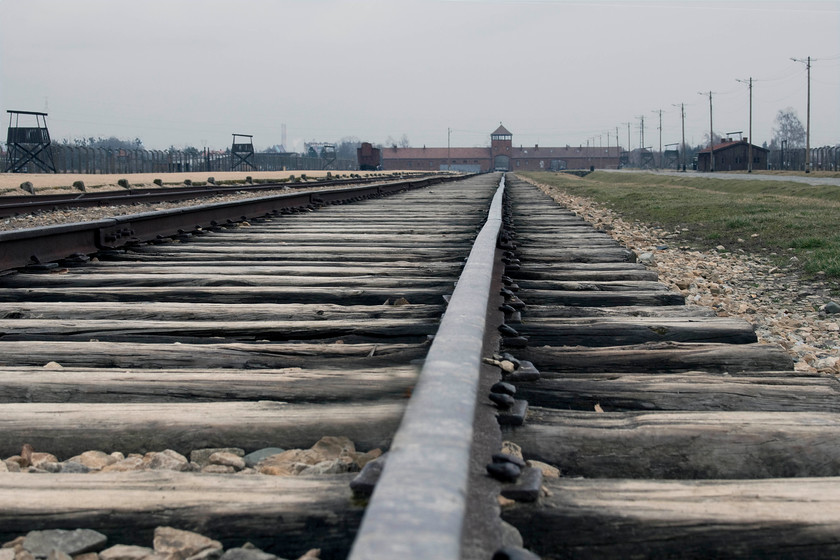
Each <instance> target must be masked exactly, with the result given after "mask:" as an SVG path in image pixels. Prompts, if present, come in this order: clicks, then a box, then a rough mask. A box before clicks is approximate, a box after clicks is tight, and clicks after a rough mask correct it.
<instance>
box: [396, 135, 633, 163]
mask: <svg viewBox="0 0 840 560" xmlns="http://www.w3.org/2000/svg"><path fill="white" fill-rule="evenodd" d="M619 151H620V150H619V148H618V146H610V147H609V148H599V147H586V146H578V147H571V146H566V147H564V148H551V147H545V146H539V145H535V146H533V147H531V146H522V145H520V146H519V147H514V145H513V134H511V133H510V131H509V130H508V129H506V128H505V127H504V126H502V125H499V128H497V129H496V130H495V131H493V133H492V134H490V147H489V148H427V147H425V146H423V147H422V148H398V147H396V146H389V147H384V148H382V150H381V162H382V168H383V169H391V170H396V169H404V170H415V171H431V170H434V171H446V170H452V171H462V172H467V173H483V172H487V171H494V170H495V171H540V170H545V171H549V170H559V169H589V168H591V167H594V168H595V169H607V168H612V169H616V168H617V167H618V161H619Z"/></svg>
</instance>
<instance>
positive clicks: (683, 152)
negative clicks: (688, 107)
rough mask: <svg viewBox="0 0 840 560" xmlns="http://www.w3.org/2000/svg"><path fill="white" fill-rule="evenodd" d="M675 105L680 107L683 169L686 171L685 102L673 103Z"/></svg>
mask: <svg viewBox="0 0 840 560" xmlns="http://www.w3.org/2000/svg"><path fill="white" fill-rule="evenodd" d="M671 105H673V106H674V107H679V108H680V120H681V121H682V170H683V171H685V103H680V104H679V105H676V104H674V103H671Z"/></svg>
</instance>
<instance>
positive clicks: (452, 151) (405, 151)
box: [381, 147, 490, 159]
mask: <svg viewBox="0 0 840 560" xmlns="http://www.w3.org/2000/svg"><path fill="white" fill-rule="evenodd" d="M381 156H382V159H448V158H451V159H488V158H489V157H490V148H394V147H390V148H382V151H381Z"/></svg>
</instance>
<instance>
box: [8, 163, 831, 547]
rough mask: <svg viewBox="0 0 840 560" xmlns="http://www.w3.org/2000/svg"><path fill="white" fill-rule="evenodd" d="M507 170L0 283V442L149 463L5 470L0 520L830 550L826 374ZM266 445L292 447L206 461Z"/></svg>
mask: <svg viewBox="0 0 840 560" xmlns="http://www.w3.org/2000/svg"><path fill="white" fill-rule="evenodd" d="M507 179H508V180H507V182H506V184H505V182H504V181H503V182H502V185H503V188H501V189H498V190H497V189H496V186H497V184H498V181H499V177H498V175H496V176H488V175H484V176H477V177H472V178H469V179H466V180H464V181H459V182H457V183H449V184H444V185H435V186H432V187H429V188H426V189H421V190H416V191H411V192H406V193H401V194H398V195H396V196H390V197H386V198H376V199H370V200H365V201H361V202H359V203H358V204H353V205H346V206H330V207H325V208H321V209H319V210H317V211H314V212H308V211H305V212H300V213H296V214H289V215H275V216H272V217H269V218H265V219H262V218H261V219H255V220H249V221H241V220H240V221H239V222H231V223H227V224H225V227H220V228H217V229H218V231H205V230H202V231H194V232H193V234H192V235H189V236H185V235H180V236H176V239H175V240H174V241H171V242H163V241H164V240H160V239H159V240H157V243H153V244H136V245H134V246H133V247H132V249H131V250H130V251H128V252H125V253H122V252H115V251H108V252H105V253H102V255H101V260H99V261H98V262H92V263H80V264H79V266H74V267H70V266H67V267H59V268H54V267H53V268H49V267H44V268H42V267H36V268H35V269H32V268H30V269H29V271H30V273H17V274H8V275H5V276H3V277H0V286H2V288H3V289H2V291H0V309H2V315H0V317H2V318H0V333H2V336H0V400H2V402H3V403H4V404H3V405H2V406H0V425H2V426H3V427H4V429H3V436H2V438H1V439H0V457H2V458H6V457H9V456H10V455H15V454H22V455H27V453H28V450H26V449H23V446H24V445H25V444H28V445H29V446H31V447H32V448H33V449H34V450H35V451H36V452H37V451H44V452H48V453H52V454H54V455H55V461H54V462H53V461H47V463H50V464H49V465H45V466H44V468H40V469H35V470H39V471H42V470H51V471H60V470H62V469H64V467H63V466H62V465H66V464H67V462H66V460H67V459H69V458H71V457H73V456H74V455H78V454H80V453H83V452H85V451H89V450H100V451H102V452H105V453H104V454H108V453H112V452H119V453H121V454H122V456H125V459H124V460H118V459H119V457H120V456H119V455H117V456H115V457H114V458H113V459H114V461H113V462H112V465H118V464H124V463H125V462H126V461H127V462H128V463H131V461H132V460H133V461H134V463H135V464H141V463H142V465H143V466H142V470H136V471H127V472H120V471H119V470H118V469H117V468H113V467H111V468H105V469H103V470H104V471H110V472H93V473H87V474H84V475H81V474H74V473H70V472H53V473H50V474H46V473H44V474H38V475H36V474H30V473H20V474H17V473H9V474H5V473H2V474H0V506H2V507H0V540H9V539H11V538H13V537H15V536H17V535H19V534H25V533H26V532H27V531H29V530H31V529H33V528H75V527H87V528H92V529H96V530H99V531H101V532H103V533H105V534H107V535H108V536H109V538H110V539H111V541H112V542H114V543H116V542H120V543H124V544H142V545H148V544H149V543H150V542H151V534H152V531H153V530H154V528H155V527H157V526H160V525H172V526H174V527H179V528H183V529H189V530H194V531H197V532H200V533H203V534H206V535H208V536H210V537H211V538H214V539H218V540H220V541H221V542H222V543H224V544H225V546H240V545H241V544H242V542H244V541H250V542H252V543H253V544H255V545H257V546H258V547H260V548H262V549H264V550H267V551H269V552H272V553H275V554H279V555H281V556H285V557H296V556H297V555H300V554H302V553H303V552H305V551H306V550H308V549H310V548H315V547H317V548H321V549H322V558H344V557H347V556H348V555H349V556H350V557H351V558H354V559H367V558H389V559H390V558H442V559H443V558H453V559H454V558H489V557H491V556H493V555H494V554H496V556H495V557H497V558H529V557H531V556H528V555H529V554H536V555H539V556H541V557H543V558H566V557H582V558H589V557H601V558H603V557H607V558H627V557H680V558H688V557H695V558H700V557H708V556H720V557H739V556H740V557H755V556H768V557H802V558H806V557H807V558H814V557H834V556H836V555H837V554H840V537H837V536H836V535H837V534H838V531H837V529H838V528H840V513H838V511H840V510H838V508H837V505H838V502H840V490H837V488H838V487H837V484H836V482H837V478H836V476H837V474H838V473H837V471H838V470H840V446H838V445H837V444H838V442H840V439H838V436H839V435H840V422H838V416H837V412H838V409H840V404H838V400H837V397H838V386H837V381H836V380H834V379H833V378H827V377H822V376H806V375H801V374H797V373H795V372H794V371H793V369H792V362H791V360H790V358H789V357H788V356H787V354H785V353H784V352H783V351H782V349H781V348H778V347H774V346H768V345H762V344H758V343H757V342H756V338H755V334H754V333H753V331H752V328H751V326H750V325H749V324H747V323H745V322H742V321H736V320H733V319H730V318H719V317H715V316H714V313H712V312H711V310H707V309H703V308H697V307H686V306H684V305H683V301H682V298H681V296H679V294H675V293H673V292H670V291H668V290H666V289H665V288H664V286H662V285H661V284H659V283H658V282H657V281H656V275H655V272H653V271H650V270H648V269H646V268H645V267H643V266H641V265H638V264H636V263H635V262H633V261H634V257H633V255H632V253H631V252H630V251H628V250H627V249H625V248H623V247H620V246H619V245H617V244H616V243H615V242H614V241H612V240H611V239H610V238H609V237H608V236H607V235H606V234H605V233H603V232H598V231H595V230H594V229H593V228H592V227H591V226H590V225H588V224H586V223H585V222H584V221H583V220H582V219H581V218H579V217H577V216H575V215H573V214H572V213H570V212H568V211H566V210H564V209H562V208H560V207H558V206H557V205H556V204H554V203H553V202H552V201H551V200H550V199H549V198H548V197H547V196H546V195H544V194H542V193H540V192H539V191H538V190H536V189H535V188H534V187H532V186H530V185H528V184H526V183H524V182H522V181H520V180H519V179H517V178H516V177H515V176H508V178H507ZM502 193H504V195H505V197H506V203H505V204H502ZM491 200H492V202H491ZM503 207H504V209H505V211H504V212H503V211H502V208H503ZM488 208H489V212H488ZM468 255H469V260H468V261H467V262H466V266H464V259H466V258H467V256H468ZM106 258H107V259H108V260H105V259H106ZM34 270H37V271H39V272H38V273H32V272H33V271H34ZM456 283H457V287H455V284H456ZM453 289H454V292H453ZM445 300H446V301H448V302H449V303H448V306H447V305H446V302H445ZM441 316H443V320H442V321H441ZM502 379H504V381H506V382H507V383H508V385H501V386H500V385H497V382H498V381H500V380H502ZM513 388H515V392H514V390H513ZM509 393H514V394H513V395H510V394H509ZM491 394H492V395H493V397H492V398H491V397H490V395H491ZM325 436H329V437H327V439H322V438H324V437H325ZM339 437H341V438H347V439H338V438H339ZM503 440H504V441H505V443H503ZM351 441H352V445H353V447H352V448H351V447H350V443H348V442H351ZM316 442H317V443H316ZM313 444H314V447H313ZM265 448H281V449H286V450H287V451H286V452H285V456H287V457H293V458H295V459H297V461H292V462H291V463H288V462H281V461H280V460H279V458H280V457H281V455H280V454H278V452H276V449H275V450H274V454H273V455H271V451H266V453H267V454H268V455H267V458H265V459H263V460H262V462H255V460H256V459H257V458H255V457H252V456H251V458H252V459H253V460H251V461H249V465H253V466H246V467H245V468H244V469H241V467H234V466H232V465H223V464H221V463H220V462H219V461H220V460H221V456H217V457H216V462H215V463H208V460H209V453H210V451H213V450H216V451H219V450H225V451H224V453H228V454H233V455H235V456H242V455H246V454H248V455H246V457H248V456H250V454H251V453H252V452H254V451H256V450H260V449H265ZM163 450H171V452H169V453H168V455H167V457H168V459H167V458H166V457H163V456H162V455H161V454H160V452H162V451H163ZM208 450H210V451H208ZM291 450H299V451H291ZM500 450H503V451H504V452H505V453H504V454H503V455H501V456H497V457H495V458H492V459H491V455H493V454H496V453H499V451H500ZM520 450H521V458H522V459H523V460H526V461H530V462H529V463H523V462H521V460H520V459H519V458H518V457H517V456H518V455H519V454H520ZM380 451H387V455H386V456H385V458H379V457H378V454H379V452H380ZM330 453H332V454H330ZM131 454H136V455H131ZM144 454H145V455H144ZM179 456H182V457H185V458H187V459H189V458H192V459H193V461H192V462H191V463H190V462H185V461H181V462H179V459H178V457H179ZM28 457H29V455H27V458H28ZM173 457H174V459H172V458H173ZM225 457H227V455H225ZM170 459H172V461H169V460H170ZM318 459H322V460H318ZM21 460H23V457H22V456H21V457H19V458H16V459H15V461H18V462H21ZM104 460H105V461H109V460H108V459H104ZM228 460H229V462H235V461H232V460H230V459H228ZM243 460H244V459H243ZM144 461H145V463H143V462H144ZM155 461H157V462H156V463H155ZM167 461H169V462H167ZM316 461H317V463H316ZM7 462H8V461H7ZM23 462H24V463H25V461H23ZM494 462H495V464H496V465H501V467H489V464H491V463H494ZM164 463H165V464H166V465H176V466H173V467H170V468H172V469H175V468H177V469H181V470H167V469H166V468H155V466H156V465H159V464H161V465H162V464H164ZM363 464H368V465H369V466H367V467H366V470H365V472H363V473H362V474H361V475H360V474H359V473H358V472H355V471H358V470H359V469H361V468H362V465H363ZM383 464H384V465H385V467H384V469H382V475H381V477H380V478H379V479H378V481H376V477H375V476H374V477H373V478H370V479H369V478H368V477H367V474H368V472H369V471H375V470H376V469H375V467H376V466H381V465H383ZM53 465H58V466H57V467H56V466H53ZM178 465H180V466H178ZM290 465H293V466H290ZM224 466H227V467H229V469H222V468H218V467H224ZM558 469H559V473H560V476H556V475H557V473H558ZM23 470H26V468H24V469H23ZM225 470H229V471H231V472H222V471H225ZM199 471H204V472H199ZM235 471H239V472H235ZM290 471H299V472H297V473H296V474H298V475H299V476H276V475H277V474H283V475H289V474H292V473H291V472H290ZM491 471H492V473H493V475H494V476H489V475H488V473H490V472H491ZM268 473H271V474H274V475H275V476H272V475H271V474H268ZM357 477H358V478H357ZM499 479H506V480H505V481H500V480H499ZM351 482H353V488H351ZM374 483H375V488H376V489H375V491H373V495H372V496H370V497H368V492H369V491H370V489H371V486H372V485H373V484H374ZM500 493H501V496H502V498H501V504H502V505H501V507H500V506H499V503H500V501H499V500H500V498H499V494H500ZM499 515H500V516H501V519H502V520H504V523H501V522H500V518H499ZM511 527H515V528H516V530H517V531H518V533H517V532H516V531H513V530H512V529H511ZM517 535H521V537H522V539H523V540H522V541H518V540H517ZM523 547H526V548H528V549H530V551H531V552H530V553H529V552H527V551H526V550H525V548H523Z"/></svg>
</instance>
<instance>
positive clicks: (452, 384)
mask: <svg viewBox="0 0 840 560" xmlns="http://www.w3.org/2000/svg"><path fill="white" fill-rule="evenodd" d="M503 195H504V177H502V179H501V181H500V182H499V188H498V189H497V191H496V194H495V196H494V197H493V202H492V204H491V206H490V211H489V215H488V218H487V222H486V223H485V225H484V227H483V228H482V229H481V232H480V233H479V235H478V237H477V238H476V241H475V244H474V246H473V248H472V251H471V252H470V255H469V258H468V260H467V263H466V265H465V267H464V270H463V272H462V274H461V277H460V278H459V280H458V284H457V286H456V288H455V291H454V293H453V295H452V297H451V299H450V302H449V305H448V307H447V309H446V313H445V315H444V317H443V320H442V322H441V324H440V327H439V328H438V332H437V334H436V335H435V338H434V341H433V343H432V345H431V347H430V349H429V353H428V355H427V357H426V360H425V362H424V365H423V369H422V371H421V373H420V377H419V380H418V382H417V385H416V387H415V389H414V392H413V394H412V398H411V400H410V401H409V403H408V407H407V409H406V412H405V415H404V417H403V420H402V423H401V424H400V427H399V430H398V431H397V433H396V435H395V436H394V440H393V443H392V445H391V449H390V451H389V453H388V460H387V462H386V464H385V467H384V469H383V472H382V475H381V477H380V479H379V481H378V482H377V484H376V488H375V490H374V492H373V495H372V497H371V501H370V503H369V505H368V507H367V510H366V512H365V516H364V519H363V521H362V525H361V528H360V529H359V533H358V535H357V537H356V540H355V542H354V544H353V549H352V551H351V554H350V559H351V560H379V559H382V560H386V559H387V560H393V559H394V558H400V559H401V560H413V559H417V560H428V559H430V558H435V559H436V560H456V559H458V558H460V557H461V538H462V530H463V527H464V518H465V515H466V512H467V502H468V483H469V467H470V449H471V445H472V442H473V418H474V414H475V409H476V402H477V393H478V385H479V374H480V370H481V365H482V352H483V347H484V341H485V335H486V324H487V314H488V310H489V303H490V298H491V286H492V279H493V271H494V268H495V266H496V264H497V263H496V260H497V259H496V246H497V245H496V244H497V240H498V235H499V232H500V231H501V228H502V198H503Z"/></svg>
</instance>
